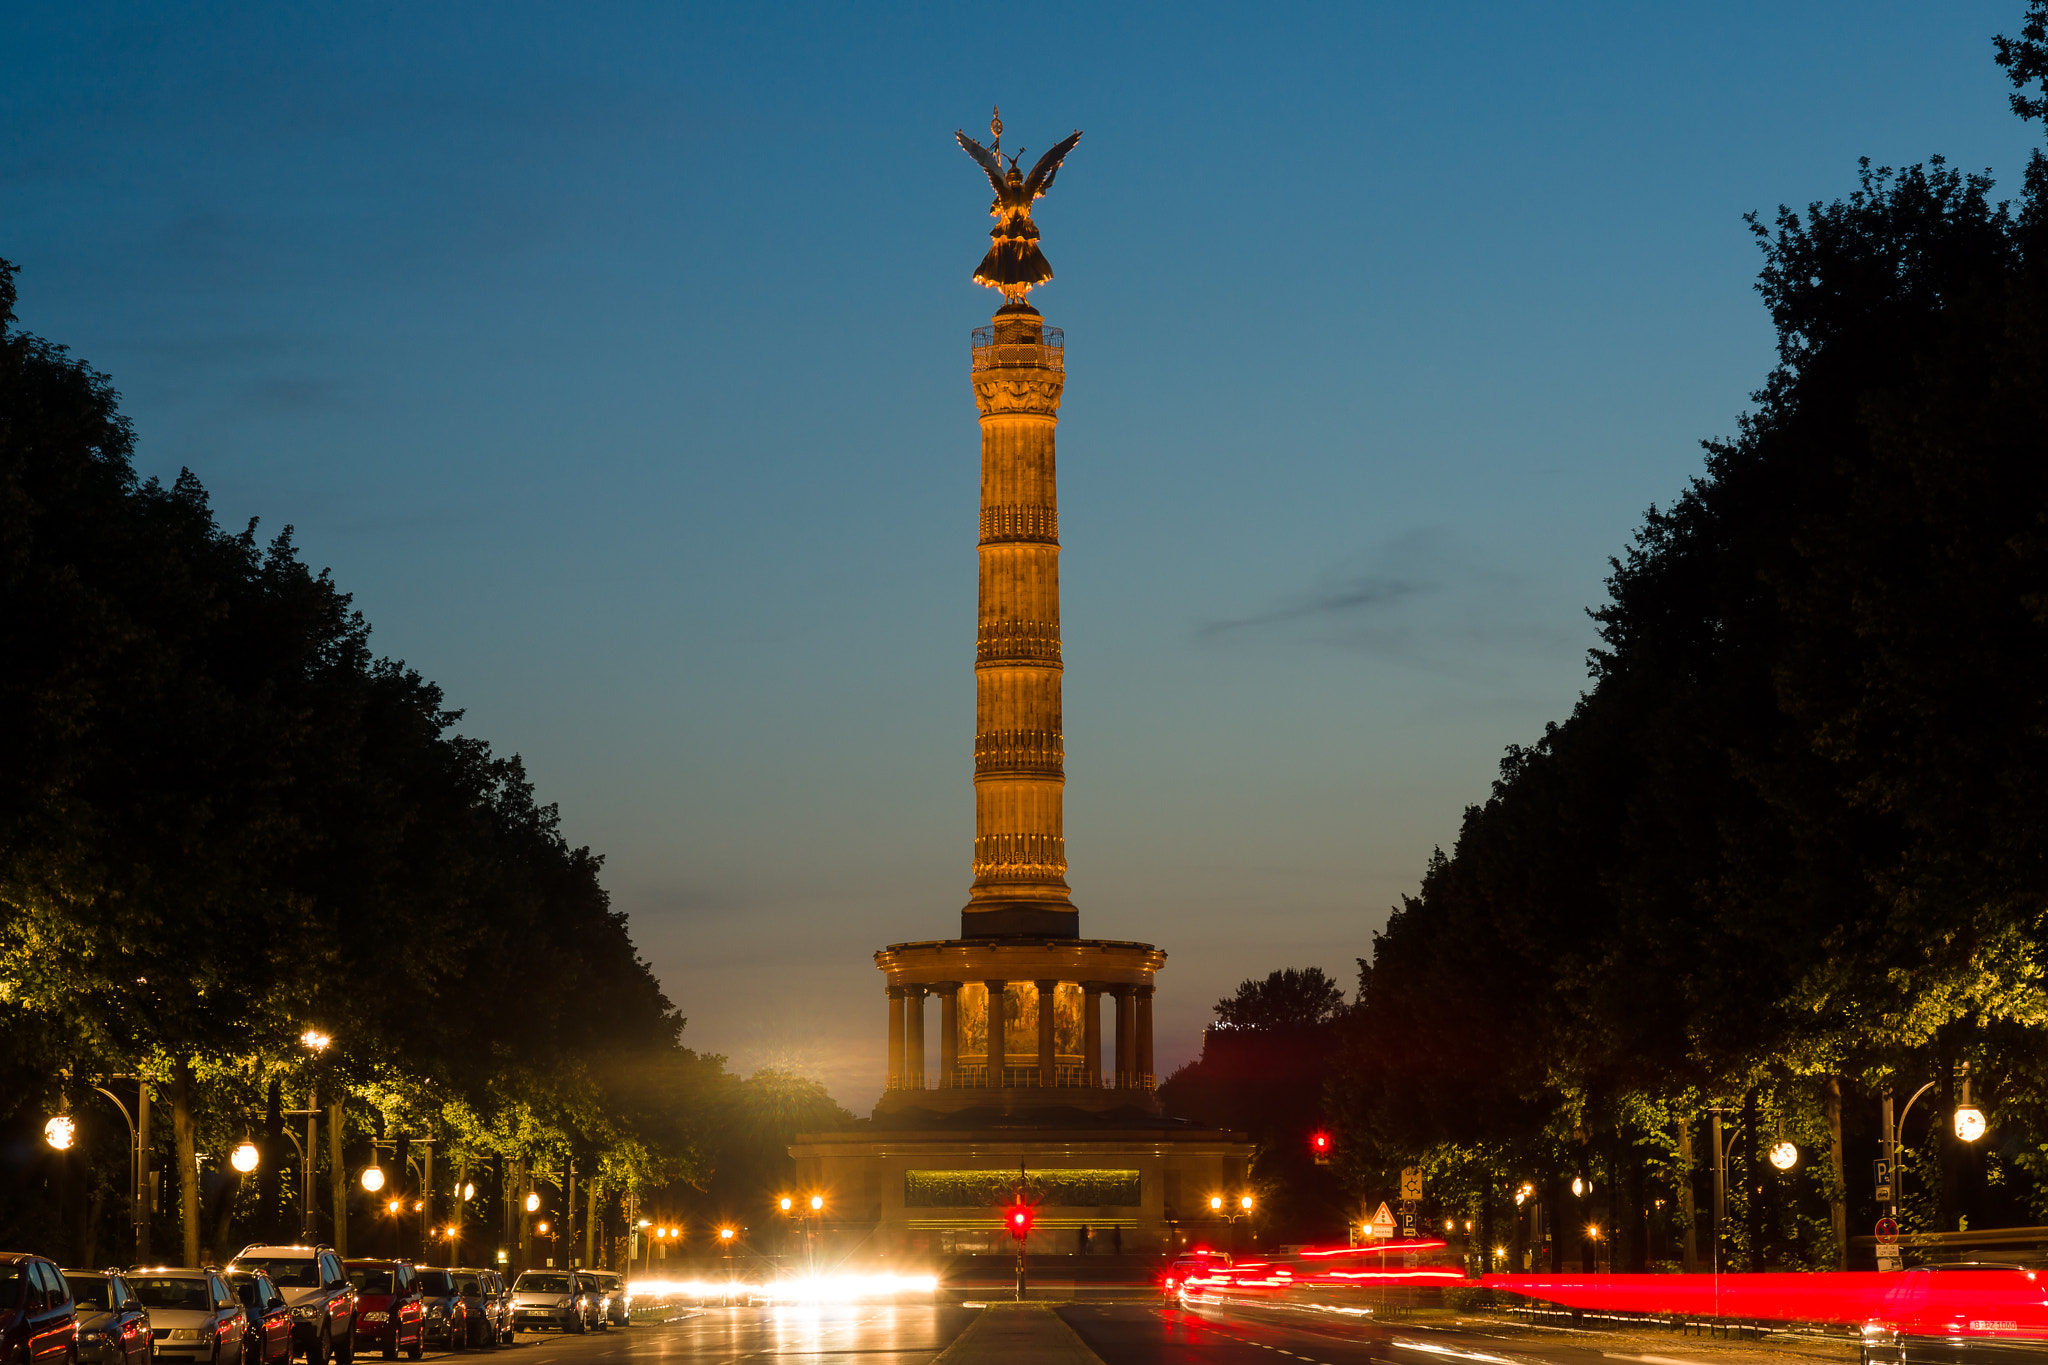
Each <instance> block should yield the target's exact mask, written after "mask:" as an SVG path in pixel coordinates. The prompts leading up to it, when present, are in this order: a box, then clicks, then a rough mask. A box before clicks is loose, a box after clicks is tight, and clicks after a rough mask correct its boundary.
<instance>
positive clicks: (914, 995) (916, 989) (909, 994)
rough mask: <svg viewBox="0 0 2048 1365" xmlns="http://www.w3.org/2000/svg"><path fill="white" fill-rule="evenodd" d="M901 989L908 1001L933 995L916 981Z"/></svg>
mask: <svg viewBox="0 0 2048 1365" xmlns="http://www.w3.org/2000/svg"><path fill="white" fill-rule="evenodd" d="M901 989H902V991H903V996H904V998H905V999H906V1000H922V999H924V998H925V997H926V996H927V995H929V994H931V988H930V987H929V986H925V985H923V984H921V983H919V982H916V981H909V982H905V983H904V985H903V986H902V988H901ZM1146 989H1147V990H1150V989H1151V987H1149V986H1148V987H1146Z"/></svg>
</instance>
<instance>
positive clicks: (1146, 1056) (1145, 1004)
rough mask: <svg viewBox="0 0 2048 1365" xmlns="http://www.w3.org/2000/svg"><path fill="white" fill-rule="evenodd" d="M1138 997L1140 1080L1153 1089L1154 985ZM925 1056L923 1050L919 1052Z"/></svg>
mask: <svg viewBox="0 0 2048 1365" xmlns="http://www.w3.org/2000/svg"><path fill="white" fill-rule="evenodd" d="M1135 994H1136V995H1137V997H1138V1080H1137V1085H1138V1088H1139V1089H1140V1090H1150V1089H1152V987H1150V986H1140V987H1138V988H1137V991H1136V992H1135ZM918 1056H919V1057H922V1056H924V1053H923V1052H921V1051H920V1052H919V1053H918Z"/></svg>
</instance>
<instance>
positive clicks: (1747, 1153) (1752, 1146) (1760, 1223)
mask: <svg viewBox="0 0 2048 1365" xmlns="http://www.w3.org/2000/svg"><path fill="white" fill-rule="evenodd" d="M1742 1130H1743V1131H1742V1197H1743V1198H1744V1199H1745V1200H1746V1201H1747V1205H1746V1207H1747V1208H1748V1210H1749V1259H1748V1260H1747V1261H1745V1262H1744V1264H1745V1265H1747V1266H1748V1267H1749V1268H1750V1269H1751V1270H1753V1271H1755V1270H1762V1269H1763V1268H1764V1266H1765V1263H1766V1256H1765V1249H1766V1248H1767V1247H1768V1246H1769V1245H1770V1228H1769V1225H1768V1224H1767V1223H1766V1222H1765V1214H1764V1181H1763V1170H1764V1163H1763V1162H1762V1161H1761V1160H1759V1159H1758V1157H1759V1153H1758V1149H1759V1148H1760V1147H1761V1146H1762V1145H1763V1140H1764V1137H1763V1125H1762V1124H1760V1123H1758V1122H1757V1100H1756V1087H1755V1086H1751V1087H1750V1088H1749V1089H1748V1090H1747V1091H1746V1092H1744V1094H1743V1096H1742Z"/></svg>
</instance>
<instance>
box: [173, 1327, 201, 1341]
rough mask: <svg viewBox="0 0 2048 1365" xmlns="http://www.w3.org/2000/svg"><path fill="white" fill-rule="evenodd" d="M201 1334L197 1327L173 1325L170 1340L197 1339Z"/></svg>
mask: <svg viewBox="0 0 2048 1365" xmlns="http://www.w3.org/2000/svg"><path fill="white" fill-rule="evenodd" d="M199 1336H200V1332H199V1329H198V1328H197V1327H173V1328H172V1329H171V1335H170V1340H172V1341H197V1340H199Z"/></svg>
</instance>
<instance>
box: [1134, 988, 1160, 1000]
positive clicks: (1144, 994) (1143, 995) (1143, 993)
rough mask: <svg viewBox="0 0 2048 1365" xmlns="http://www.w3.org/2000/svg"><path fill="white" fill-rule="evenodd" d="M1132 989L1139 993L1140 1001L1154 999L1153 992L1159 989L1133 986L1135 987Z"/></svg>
mask: <svg viewBox="0 0 2048 1365" xmlns="http://www.w3.org/2000/svg"><path fill="white" fill-rule="evenodd" d="M1131 989H1132V990H1133V991H1134V992H1136V993H1137V996H1138V998H1139V999H1140V1000H1150V999H1151V998H1152V992H1153V991H1155V990H1157V989H1158V987H1156V986H1133V987H1131Z"/></svg>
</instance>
